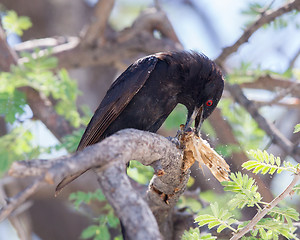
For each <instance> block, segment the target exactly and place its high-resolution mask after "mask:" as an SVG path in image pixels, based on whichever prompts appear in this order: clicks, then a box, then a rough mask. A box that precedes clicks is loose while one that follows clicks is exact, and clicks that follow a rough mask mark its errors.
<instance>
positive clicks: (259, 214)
mask: <svg viewBox="0 0 300 240" xmlns="http://www.w3.org/2000/svg"><path fill="white" fill-rule="evenodd" d="M299 180H300V173H297V174H295V175H294V179H293V180H292V182H291V183H290V184H289V185H288V187H287V188H286V189H285V190H284V191H283V192H282V193H281V194H280V195H278V196H277V197H276V198H274V199H273V201H272V202H270V203H269V204H268V205H267V206H265V207H264V208H263V209H262V210H261V211H259V212H257V214H256V215H255V216H254V217H253V218H252V220H251V221H250V222H249V223H248V224H247V226H245V227H244V228H243V229H241V230H240V231H239V232H238V233H236V234H234V235H233V237H232V238H230V240H238V239H240V238H241V237H243V236H244V235H245V234H246V233H247V232H249V231H251V230H252V229H253V228H254V226H255V225H256V224H257V223H258V222H259V220H261V219H262V218H263V217H264V216H265V215H266V214H267V213H268V212H269V211H270V210H271V209H272V208H274V207H275V206H276V205H277V204H278V203H279V202H280V201H282V200H283V199H284V198H285V197H287V196H288V195H289V193H290V192H291V191H292V189H293V187H294V186H295V185H296V183H297V182H298V181H299Z"/></svg>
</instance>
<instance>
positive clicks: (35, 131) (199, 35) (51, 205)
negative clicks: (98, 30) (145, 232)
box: [0, 0, 300, 240]
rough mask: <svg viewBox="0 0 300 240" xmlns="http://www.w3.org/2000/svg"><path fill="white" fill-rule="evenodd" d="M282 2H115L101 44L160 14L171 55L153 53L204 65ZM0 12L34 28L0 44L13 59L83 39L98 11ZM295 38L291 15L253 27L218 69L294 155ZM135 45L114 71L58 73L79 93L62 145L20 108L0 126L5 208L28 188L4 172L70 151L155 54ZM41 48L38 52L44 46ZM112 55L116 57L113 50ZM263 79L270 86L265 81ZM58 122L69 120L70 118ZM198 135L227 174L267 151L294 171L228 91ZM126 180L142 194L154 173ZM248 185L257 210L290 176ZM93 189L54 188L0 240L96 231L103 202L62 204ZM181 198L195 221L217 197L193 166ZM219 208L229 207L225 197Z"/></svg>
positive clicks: (169, 124) (179, 111)
mask: <svg viewBox="0 0 300 240" xmlns="http://www.w3.org/2000/svg"><path fill="white" fill-rule="evenodd" d="M286 2H287V1H283V0H273V1H271V0H268V1H263V0H261V1H259V0H257V1H250V0H245V1H235V0H209V1H208V0H173V1H167V0H160V1H152V0H144V1H137V0H118V1H115V3H114V6H113V8H112V11H111V14H110V16H109V27H107V30H106V34H107V35H108V37H107V39H114V37H111V38H110V35H109V34H112V35H113V34H115V35H117V34H118V33H119V32H122V33H123V32H125V31H127V29H130V28H132V26H133V23H134V22H135V21H136V19H137V18H138V17H139V16H140V15H141V13H142V12H145V11H149V9H153V8H154V7H159V8H160V9H161V11H163V12H165V13H166V16H167V18H168V19H169V21H170V24H171V26H172V27H173V28H174V31H175V33H176V35H177V37H178V39H179V41H178V42H176V41H175V43H172V44H169V45H168V43H167V44H166V46H167V47H161V46H159V47H157V48H158V49H155V51H158V50H159V51H165V50H174V49H177V50H179V49H185V50H194V51H197V52H202V53H204V54H205V55H207V56H208V57H209V58H210V59H216V58H217V57H218V56H219V55H220V54H221V52H222V51H223V49H224V48H225V47H227V46H231V45H232V44H234V43H235V42H236V41H237V39H238V38H239V37H240V36H241V35H242V34H243V32H244V30H245V29H246V28H247V26H249V25H250V24H251V23H253V22H254V21H255V20H256V19H257V18H258V17H259V16H260V14H262V13H264V12H265V11H267V10H269V9H277V8H278V7H280V6H282V5H283V4H285V3H286ZM0 4H1V5H0V6H1V8H0V11H1V16H2V18H3V17H4V16H7V14H8V11H9V10H14V11H15V12H16V13H17V15H18V16H28V17H29V18H30V21H31V22H32V27H30V28H29V29H28V30H26V31H24V33H23V35H22V36H19V35H17V34H15V33H9V34H8V35H7V41H8V42H9V44H10V46H11V47H12V48H13V49H15V50H16V51H17V53H18V54H19V56H21V54H20V52H22V51H25V52H32V51H33V49H32V47H30V45H29V46H27V45H25V44H24V42H25V43H26V42H27V43H30V41H31V40H34V39H40V38H43V39H45V38H54V39H55V40H56V41H57V42H60V41H61V42H67V41H69V40H68V37H71V36H75V37H78V36H81V37H82V36H84V33H85V30H86V26H88V24H89V23H90V22H91V19H92V16H93V14H94V13H93V9H94V7H95V5H96V4H97V1H96V0H94V1H93V0H86V1H84V0H72V1H71V0H59V1H55V0H43V1H41V0H31V1H30V4H29V2H28V1H25V0H1V1H0ZM299 28H300V16H299V14H298V12H297V11H291V12H289V13H287V14H285V15H283V16H281V17H279V18H277V19H276V20H275V21H274V22H272V23H270V24H267V25H264V26H263V27H261V28H260V29H259V30H258V31H256V32H255V33H254V34H253V35H252V36H251V37H250V39H249V41H248V42H246V43H244V44H243V45H242V46H241V47H240V48H239V49H238V51H237V52H235V53H233V54H231V55H230V56H229V57H228V58H226V60H225V62H223V63H222V67H223V69H224V75H225V78H226V81H227V82H228V83H230V84H239V85H240V86H241V88H242V89H243V91H244V94H245V95H246V96H247V97H248V98H249V100H251V101H253V102H254V103H255V104H256V106H257V107H258V109H259V112H260V114H262V115H263V116H264V117H265V118H266V119H267V120H268V121H269V122H271V123H273V124H274V125H275V126H276V128H278V130H279V131H280V132H281V133H282V134H283V135H284V136H285V137H286V138H287V139H289V141H290V142H291V143H293V144H295V146H296V145H299V139H300V135H299V133H296V134H295V133H293V131H294V127H295V125H296V124H298V123H300V104H299V103H300V102H299V100H300V99H299V98H300V87H299V78H300V57H299V55H300V29H299ZM158 29H159V28H158ZM128 31H129V30H128ZM152 34H153V38H155V39H158V40H164V39H165V38H168V37H169V36H165V34H162V33H161V32H160V31H159V30H157V29H154V30H153V33H152ZM113 36H114V35H113ZM169 38H170V37H169ZM116 39H118V38H116ZM172 40H173V39H171V41H172ZM57 42H56V44H57ZM101 44H102V45H101ZM113 44H114V42H113V41H111V42H110V41H106V42H105V41H104V42H102V43H100V47H102V46H109V45H112V46H113ZM50 45H51V44H50ZM54 45H55V44H54ZM54 45H53V46H54ZM141 45H142V46H143V48H139V49H138V48H137V49H133V50H131V54H130V55H124V54H123V55H121V56H120V59H119V60H118V61H117V62H114V64H110V63H108V62H105V61H104V62H103V63H99V64H95V65H93V64H91V65H90V66H79V67H70V66H67V67H65V68H67V70H68V73H69V79H71V81H76V83H77V86H78V89H79V91H80V94H78V98H77V95H76V96H75V97H74V98H73V97H72V99H74V100H76V105H77V107H78V114H79V115H80V116H81V117H80V120H78V123H74V122H73V124H72V125H73V128H74V130H75V131H73V132H70V135H68V136H65V137H62V138H60V139H59V138H58V137H57V136H55V134H53V132H51V131H49V130H48V127H47V126H46V125H45V124H44V123H43V121H40V119H39V118H38V117H37V116H35V114H34V113H33V111H32V109H31V107H30V106H29V105H26V104H23V105H21V108H22V109H23V111H22V114H19V113H18V114H17V113H16V114H14V116H13V117H12V118H13V120H12V121H7V119H5V118H2V119H1V135H2V137H1V140H0V143H2V145H1V146H0V148H1V149H0V150H1V151H0V154H1V155H0V161H1V162H0V166H1V169H2V170H1V171H2V180H1V192H2V194H3V196H5V197H4V198H7V197H9V196H13V195H14V194H16V193H17V192H19V191H21V189H23V188H24V187H25V186H27V185H28V183H29V182H30V180H31V179H26V180H24V179H21V180H19V181H16V180H15V179H12V178H10V177H9V176H7V174H6V173H5V172H6V171H7V170H8V168H9V166H10V164H11V162H12V161H14V160H21V159H30V158H49V159H50V158H54V157H57V156H61V155H64V154H67V153H68V152H72V151H74V150H75V149H76V147H77V143H78V140H79V139H80V136H81V134H82V133H83V129H84V126H85V125H86V124H87V123H88V121H89V119H90V117H91V116H92V113H93V112H94V110H95V109H96V108H97V106H98V104H99V103H100V101H101V100H102V98H103V96H104V94H105V93H106V91H107V89H108V87H109V86H110V84H111V83H112V82H113V81H114V80H115V79H116V77H117V76H118V75H119V74H120V73H121V72H123V71H124V70H125V69H126V67H127V66H128V65H129V64H130V63H132V62H133V61H135V60H136V59H138V58H139V57H142V56H145V55H148V54H150V53H151V51H152V50H153V48H152V47H151V46H152V45H151V46H150V45H148V42H147V41H145V42H143V43H141ZM47 46H48V45H47ZM39 47H40V48H45V47H44V46H43V45H40V46H39ZM50 47H51V46H50ZM111 51H113V49H111ZM115 51H118V48H116V50H115ZM116 54H118V53H116ZM124 56H125V57H124ZM101 57H102V56H99V58H101ZM79 61H80V60H79ZM59 64H60V63H59ZM62 65H63V64H62ZM58 68H59V66H58ZM268 78H270V79H271V80H270V81H267V80H268ZM266 79H267V80H266ZM264 80H265V81H264ZM273 80H274V81H273ZM46 88H47V85H46ZM74 88H76V86H74ZM49 91H50V90H49ZM74 92H76V91H74ZM52 97H53V96H52ZM49 98H50V100H51V101H52V103H54V104H57V102H59V101H60V99H59V98H55V97H53V98H54V99H52V98H51V96H50V97H49ZM67 109H68V108H66V106H64V107H63V109H62V110H59V109H58V110H57V111H58V113H59V114H60V115H63V114H61V113H60V112H63V111H66V110H67ZM79 115H78V116H79ZM63 116H64V115H63ZM65 117H66V118H67V119H69V120H70V118H71V119H72V118H73V120H74V119H75V118H77V115H76V116H75V117H74V116H73V117H72V116H71V117H70V116H65ZM185 119H186V109H185V108H184V107H183V106H178V107H177V108H176V109H175V111H174V112H173V113H172V114H171V116H170V117H169V118H168V119H167V121H166V122H165V123H164V125H163V127H162V128H161V129H160V130H159V134H162V135H164V136H175V134H176V132H177V130H178V128H179V125H180V124H182V123H184V122H185ZM71 122H72V120H71ZM202 131H203V133H202V137H203V138H205V139H207V140H208V141H209V142H210V144H211V146H213V147H214V148H215V149H216V150H217V151H218V152H219V153H220V154H222V155H223V156H224V157H225V158H226V160H227V162H228V163H229V165H230V166H231V169H232V171H242V168H241V164H242V163H243V162H244V161H246V160H247V159H248V158H249V156H248V155H247V151H249V150H250V149H261V150H267V151H268V152H269V153H272V154H274V155H275V156H279V157H281V159H282V160H288V161H291V162H292V163H296V160H295V159H294V158H293V157H291V156H289V154H287V151H285V149H282V148H281V147H278V145H276V144H275V143H274V142H273V139H272V136H270V135H268V134H266V132H265V131H264V130H263V129H261V128H260V127H259V126H258V124H257V122H256V120H255V119H253V118H252V116H251V115H250V114H249V113H248V111H247V109H245V108H244V107H242V106H241V105H239V104H237V103H236V102H235V100H234V99H233V98H232V96H231V95H230V93H229V92H228V91H227V90H225V91H224V94H223V98H222V100H221V102H220V103H219V106H218V109H217V110H216V111H215V112H214V114H213V115H212V116H211V117H210V118H209V120H207V121H206V122H205V124H204V126H203V130H202ZM20 139H23V141H22V140H20ZM129 176H131V177H132V178H133V179H135V180H136V181H137V182H139V183H140V184H147V183H148V181H149V180H150V178H151V176H152V170H151V169H150V168H147V167H144V166H141V165H139V164H138V163H136V162H133V163H132V164H131V168H130V170H129ZM255 178H256V180H257V181H258V182H257V183H258V185H259V188H260V191H261V194H262V195H263V196H264V199H265V201H269V200H271V199H272V196H275V195H277V194H278V193H280V192H281V191H282V190H283V189H284V188H285V187H286V185H287V184H288V183H289V181H290V180H291V178H292V176H291V175H289V174H285V175H284V174H282V175H275V176H273V177H268V176H259V177H257V176H255ZM97 188H98V185H97V181H96V178H95V177H94V175H93V173H87V174H85V175H84V176H82V177H81V178H79V179H78V180H76V181H75V182H74V183H72V184H71V185H70V186H68V187H67V188H66V189H65V190H64V191H63V192H62V193H61V194H60V195H59V196H58V197H57V198H54V187H53V186H50V187H49V186H45V188H44V189H42V190H41V191H39V192H38V193H37V194H35V195H34V196H33V197H32V198H31V199H30V200H29V201H27V202H26V203H25V204H23V206H22V207H21V208H20V210H18V212H16V213H15V215H14V216H13V217H12V218H11V219H10V220H11V222H9V221H4V222H2V223H1V224H0V239H1V240H2V239H3V240H5V239H19V238H18V236H17V234H16V231H15V230H14V227H15V228H16V229H19V230H18V232H20V231H22V232H23V238H22V239H43V240H47V239H49V240H50V239H56V240H59V239H79V236H80V235H81V233H82V231H83V230H84V229H86V228H87V227H88V226H90V225H91V224H93V223H94V219H95V218H97V216H98V215H99V213H101V214H111V210H110V209H109V208H105V207H103V206H106V205H105V204H104V203H103V201H102V202H101V201H100V202H99V201H95V200H93V199H94V198H93V197H92V200H91V201H86V202H85V203H84V201H82V202H83V204H81V205H80V207H77V208H76V206H74V204H72V201H69V195H70V194H71V193H72V192H77V191H84V192H87V191H95V190H96V189H97ZM199 189H200V190H201V191H200V190H199ZM187 192H189V193H197V194H196V195H197V197H196V198H195V197H194V196H193V197H189V196H188V195H187V196H183V197H182V199H181V201H180V202H179V204H178V207H179V208H181V207H187V208H189V211H191V212H198V211H199V210H200V209H201V208H202V207H203V204H201V203H199V201H198V199H202V200H203V201H208V202H209V201H210V200H211V199H217V198H218V197H217V194H223V190H222V186H221V185H220V184H219V183H218V182H217V181H216V180H214V178H213V177H212V176H211V175H210V173H209V172H208V171H207V170H204V172H202V170H201V169H199V167H198V166H193V168H192V178H191V180H190V182H189V188H188V191H187ZM200 192H201V193H200ZM99 194H100V197H99V195H97V196H96V195H95V196H94V197H95V199H97V198H100V199H101V193H99ZM191 195H192V194H191ZM71 199H73V203H74V199H78V196H77V195H73V198H72V197H71ZM98 200H99V199H98ZM298 200H299V199H298ZM298 200H297V198H296V197H294V198H293V199H292V200H291V199H288V200H287V201H289V204H292V205H294V206H295V207H296V208H297V209H298V211H299V209H300V206H299V201H298ZM220 201H221V200H220ZM223 201H224V202H225V201H227V200H226V197H225V196H224V198H223ZM103 209H104V210H103ZM242 214H244V215H243V217H244V219H247V218H251V216H252V215H251V214H253V213H251V211H249V213H242ZM99 221H101V220H99ZM109 231H110V234H112V236H117V235H118V233H115V232H114V231H115V230H113V228H111V229H109ZM87 238H88V237H87Z"/></svg>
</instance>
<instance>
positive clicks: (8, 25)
mask: <svg viewBox="0 0 300 240" xmlns="http://www.w3.org/2000/svg"><path fill="white" fill-rule="evenodd" d="M2 24H3V28H4V29H5V30H6V32H7V33H15V34H17V35H19V36H22V35H23V32H24V30H27V29H28V28H30V27H31V26H32V23H31V21H30V19H29V17H25V16H18V15H17V13H16V12H15V11H13V10H10V11H7V12H6V14H5V15H4V17H3V18H2Z"/></svg>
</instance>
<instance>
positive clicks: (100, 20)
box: [81, 0, 115, 47]
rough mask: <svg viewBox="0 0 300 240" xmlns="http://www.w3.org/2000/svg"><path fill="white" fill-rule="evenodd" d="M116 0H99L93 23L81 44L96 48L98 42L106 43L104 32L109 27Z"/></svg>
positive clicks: (95, 8)
mask: <svg viewBox="0 0 300 240" xmlns="http://www.w3.org/2000/svg"><path fill="white" fill-rule="evenodd" d="M114 3H115V1H114V0H99V1H98V2H97V4H96V6H95V7H94V14H93V16H92V23H91V24H90V25H89V26H88V28H87V31H86V33H85V34H84V36H83V38H82V41H81V44H83V45H85V46H92V47H94V46H96V45H97V43H98V42H102V43H103V42H104V41H105V40H104V32H105V29H106V27H107V23H108V18H109V16H110V13H111V11H112V9H113V6H114Z"/></svg>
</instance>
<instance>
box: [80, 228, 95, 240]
mask: <svg viewBox="0 0 300 240" xmlns="http://www.w3.org/2000/svg"><path fill="white" fill-rule="evenodd" d="M97 233H99V226H97V225H91V226H89V227H87V228H86V229H84V230H83V232H82V233H81V236H80V237H81V238H83V239H88V238H91V237H93V236H95V235H96V234H97Z"/></svg>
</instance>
